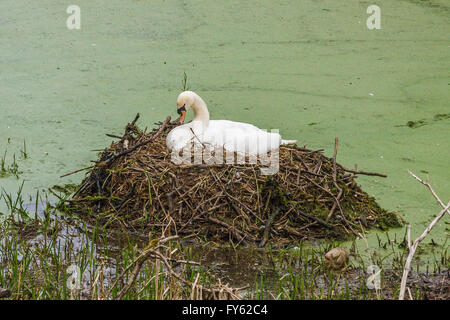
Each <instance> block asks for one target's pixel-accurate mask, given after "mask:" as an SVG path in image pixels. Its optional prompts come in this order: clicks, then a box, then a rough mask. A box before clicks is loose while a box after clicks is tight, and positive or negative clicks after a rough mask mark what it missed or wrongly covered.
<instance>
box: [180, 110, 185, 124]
mask: <svg viewBox="0 0 450 320" xmlns="http://www.w3.org/2000/svg"><path fill="white" fill-rule="evenodd" d="M185 116H186V111H185V110H183V111H181V114H180V118H179V119H178V120H179V121H180V124H183V122H184V117H185Z"/></svg>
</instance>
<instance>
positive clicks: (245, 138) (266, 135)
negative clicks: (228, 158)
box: [205, 120, 281, 155]
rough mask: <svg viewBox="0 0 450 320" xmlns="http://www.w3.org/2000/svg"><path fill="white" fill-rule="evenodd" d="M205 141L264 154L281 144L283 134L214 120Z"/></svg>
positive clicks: (245, 124) (226, 147)
mask: <svg viewBox="0 0 450 320" xmlns="http://www.w3.org/2000/svg"><path fill="white" fill-rule="evenodd" d="M206 133H207V134H206V135H205V141H208V142H209V143H211V144H213V145H217V146H223V147H224V148H225V149H226V150H228V151H234V152H242V153H245V154H254V155H257V154H264V153H267V152H269V151H270V150H273V149H277V148H278V147H279V146H280V142H281V136H280V135H279V134H277V133H270V132H266V131H263V130H261V129H259V128H258V127H255V126H254V125H251V124H248V123H243V122H234V121H228V120H212V121H210V123H209V127H208V130H207V132H206Z"/></svg>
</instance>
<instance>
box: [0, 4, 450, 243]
mask: <svg viewBox="0 0 450 320" xmlns="http://www.w3.org/2000/svg"><path fill="white" fill-rule="evenodd" d="M69 4H70V3H66V4H63V3H61V2H58V1H50V0H43V1H38V2H37V1H35V2H31V3H30V2H29V1H23V0H22V1H17V0H14V1H12V0H2V1H1V3H0V79H1V85H0V97H1V99H0V151H1V154H0V156H2V158H4V161H5V164H6V166H8V165H11V164H12V163H13V161H14V160H13V159H14V158H13V155H14V154H15V158H16V163H17V165H18V171H21V173H20V174H19V178H16V177H15V176H14V175H9V176H1V177H0V186H1V188H3V189H4V190H5V191H6V192H8V193H13V194H14V193H15V192H17V190H18V189H19V186H20V185H21V184H22V181H25V183H24V191H23V192H24V194H25V195H29V196H30V197H32V196H33V195H34V194H36V190H39V189H45V188H47V187H49V186H52V185H55V184H67V183H75V184H77V183H79V182H80V181H81V179H82V177H83V173H78V174H74V175H71V176H69V177H66V178H59V176H60V175H62V174H65V173H67V172H70V171H73V170H75V169H78V168H82V167H86V166H88V165H89V161H90V160H94V159H95V158H96V152H97V151H95V150H98V149H102V148H103V147H105V146H106V145H107V144H109V142H110V140H111V138H108V137H107V136H105V133H112V134H120V133H121V130H122V128H123V127H124V124H125V123H126V122H129V121H131V120H132V119H133V117H134V115H135V114H136V113H137V112H139V113H141V120H140V122H139V125H140V126H142V127H145V126H148V127H151V126H153V123H154V122H155V121H158V120H162V119H164V118H165V117H166V116H167V115H168V114H171V115H172V116H173V117H175V116H176V113H175V111H176V110H175V100H176V97H177V95H178V94H179V92H180V91H181V89H182V85H181V81H182V79H183V73H184V72H186V74H187V75H188V85H189V87H190V89H192V90H194V91H196V92H197V93H199V94H200V95H201V96H202V97H203V98H204V100H205V101H206V102H207V104H208V106H209V110H210V114H211V117H212V118H214V119H230V120H235V121H242V122H249V123H253V124H255V125H257V126H259V127H261V128H267V129H272V128H277V129H280V132H281V133H282V134H283V136H284V137H285V138H287V139H297V140H298V143H299V144H300V145H307V146H308V147H309V148H323V149H325V153H326V154H327V155H329V156H331V155H332V153H333V148H334V137H335V136H337V137H339V141H340V144H339V152H338V161H339V162H340V163H342V164H343V165H345V166H347V167H353V166H354V164H358V168H359V169H361V170H367V171H376V172H382V173H386V174H387V175H388V178H387V179H383V178H378V177H364V176H361V177H359V178H358V181H359V183H360V184H361V185H362V187H363V189H364V190H365V191H366V192H368V193H369V194H371V195H373V196H375V197H376V199H377V201H378V202H379V203H380V205H381V206H383V207H384V208H386V209H388V210H392V211H398V212H399V214H400V215H402V216H403V217H404V218H405V219H406V220H407V221H409V222H411V223H412V234H413V237H415V236H416V235H418V234H419V233H421V232H422V230H423V229H424V227H425V225H426V224H427V223H429V222H430V221H431V219H432V217H433V216H434V215H435V214H437V213H438V212H439V211H440V207H439V206H438V205H437V204H436V202H435V200H434V199H433V197H432V196H431V194H429V193H428V191H427V190H426V188H425V187H424V186H422V185H420V184H419V183H417V182H416V181H414V180H413V179H412V178H411V177H410V176H409V175H408V173H407V171H406V169H411V170H412V171H413V172H415V173H416V174H418V175H419V176H421V177H425V176H426V175H428V176H429V178H430V181H431V183H432V185H433V186H434V188H435V190H436V191H437V193H438V194H439V195H440V196H441V198H442V200H443V201H444V202H448V201H450V160H449V159H450V148H449V147H450V143H449V133H450V103H449V98H450V59H449V58H450V23H449V18H450V6H449V3H448V2H447V1H445V0H440V1H438V0H432V1H419V0H411V1H406V0H405V1H402V0H396V1H376V4H377V5H378V6H379V7H380V8H381V29H380V30H369V29H368V28H367V26H366V20H367V18H368V17H369V14H367V13H366V9H367V7H368V6H369V5H371V4H372V3H371V2H368V1H345V2H338V1H332V0H322V1H313V0H307V1H305V0H302V1H299V0H291V1H258V2H242V1H235V0H232V1H226V2H224V3H223V2H219V1H178V0H176V1H175V0H165V1H163V0H151V1H136V0H133V1H132V0H126V1H125V0H120V1H119V0H108V1H106V0H101V1H100V0H97V1H85V0H80V1H76V4H77V5H78V6H79V7H80V9H81V29H80V30H69V29H68V28H67V27H66V20H67V18H68V17H69V14H68V13H66V9H67V7H68V6H69ZM190 117H192V115H190ZM188 118H189V117H188ZM24 141H25V146H26V153H27V157H25V156H24V154H23V151H24V149H25V148H24ZM5 151H7V152H6V155H5V153H4V152H5ZM2 209H3V207H0V212H1V211H2ZM390 233H391V234H395V233H399V234H400V235H403V234H404V229H397V230H392V231H390ZM375 235H376V232H375V231H374V232H371V233H370V234H369V235H368V238H369V243H374V241H376V240H375ZM447 237H448V224H446V223H445V221H442V222H441V223H440V224H439V225H438V226H437V227H436V229H434V230H433V231H432V234H431V236H430V239H427V240H426V242H429V241H431V238H432V239H433V240H434V241H435V242H437V243H439V244H441V245H445V243H446V242H445V241H446V238H447Z"/></svg>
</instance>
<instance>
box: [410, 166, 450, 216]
mask: <svg viewBox="0 0 450 320" xmlns="http://www.w3.org/2000/svg"><path fill="white" fill-rule="evenodd" d="M408 173H409V174H410V175H411V176H413V177H414V179H416V180H417V181H419V182H420V183H421V184H423V185H425V186H426V187H427V188H428V189H429V190H430V192H431V194H432V195H433V197H434V198H435V199H436V201H437V202H438V203H439V204H440V205H441V207H442V208H445V204H444V203H443V202H442V200H441V199H439V197H438V195H437V194H436V192H434V190H433V187H431V185H430V183H429V182H428V181H426V182H425V181H423V180H422V179H420V178H419V177H418V176H416V175H415V174H414V173H412V172H411V171H409V170H408ZM447 213H449V214H450V210H447Z"/></svg>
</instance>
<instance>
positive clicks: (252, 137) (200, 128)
mask: <svg viewBox="0 0 450 320" xmlns="http://www.w3.org/2000/svg"><path fill="white" fill-rule="evenodd" d="M189 108H192V109H193V110H194V120H192V122H189V123H186V124H183V125H180V126H178V127H176V128H174V129H172V130H171V131H170V132H169V134H168V135H167V138H166V145H167V147H168V148H169V149H170V150H175V151H179V150H181V149H183V147H184V146H186V145H187V144H188V143H191V141H193V140H200V141H199V142H201V143H202V144H207V145H211V146H214V147H223V148H224V149H225V150H227V151H231V152H233V151H234V152H239V153H243V154H246V155H250V154H251V155H260V154H266V153H267V152H269V151H270V150H274V149H278V148H279V146H280V145H284V144H290V143H295V142H296V140H283V139H281V136H280V135H279V134H278V133H273V132H266V131H264V130H261V129H259V128H257V127H255V126H254V125H251V124H248V123H243V122H234V121H229V120H209V112H208V108H207V106H206V103H205V102H204V101H203V99H202V98H201V97H200V96H199V95H198V94H196V93H195V92H192V91H184V92H182V93H180V95H179V96H178V99H177V112H178V114H180V118H179V121H180V123H181V124H182V123H183V121H184V117H185V115H186V112H187V110H188V109H189Z"/></svg>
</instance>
